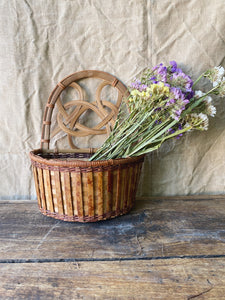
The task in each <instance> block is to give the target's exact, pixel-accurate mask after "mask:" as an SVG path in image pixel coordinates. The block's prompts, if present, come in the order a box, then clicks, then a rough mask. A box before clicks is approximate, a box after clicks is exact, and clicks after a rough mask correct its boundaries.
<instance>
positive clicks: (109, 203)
mask: <svg viewBox="0 0 225 300" xmlns="http://www.w3.org/2000/svg"><path fill="white" fill-rule="evenodd" d="M107 176H108V184H107V204H106V209H107V212H110V211H112V189H113V174H112V171H110V170H109V171H108V172H107Z"/></svg>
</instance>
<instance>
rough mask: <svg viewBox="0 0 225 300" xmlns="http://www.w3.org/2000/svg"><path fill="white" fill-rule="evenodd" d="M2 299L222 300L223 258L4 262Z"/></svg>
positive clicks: (224, 282) (0, 278)
mask: <svg viewBox="0 0 225 300" xmlns="http://www.w3.org/2000/svg"><path fill="white" fill-rule="evenodd" d="M0 268H1V275H0V298H1V299H45V300H48V299H138V300H139V299H140V300H141V299H154V300H155V299H167V300H168V299H169V300H182V299H185V300H186V299H187V300H191V299H207V300H210V299H211V300H212V299H214V300H215V299H224V295H225V259H224V258H223V259H221V258H219V259H171V260H150V261H145V260H143V261H112V262H106V261H97V262H96V261H95V262H61V263H26V264H24V263H19V264H15V263H14V264H0Z"/></svg>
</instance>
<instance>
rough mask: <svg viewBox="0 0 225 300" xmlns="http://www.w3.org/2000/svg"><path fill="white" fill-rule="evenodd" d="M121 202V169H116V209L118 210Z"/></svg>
mask: <svg viewBox="0 0 225 300" xmlns="http://www.w3.org/2000/svg"><path fill="white" fill-rule="evenodd" d="M120 203H121V169H120V168H119V169H118V170H117V186H116V211H118V210H120Z"/></svg>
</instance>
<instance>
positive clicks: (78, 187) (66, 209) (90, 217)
mask: <svg viewBox="0 0 225 300" xmlns="http://www.w3.org/2000/svg"><path fill="white" fill-rule="evenodd" d="M93 78H95V79H97V80H98V81H99V80H100V84H99V85H98V87H97V89H95V88H93V90H95V91H94V95H95V96H94V99H95V100H94V101H93V99H90V98H89V97H88V96H89V90H88V93H86V92H85V90H84V86H85V85H84V84H83V83H84V82H83V81H82V84H81V83H80V80H83V79H85V80H86V79H88V80H89V79H91V80H92V79H93ZM92 81H93V80H92ZM106 88H109V89H113V91H114V92H116V95H117V99H116V100H115V99H113V100H112V101H111V98H110V97H108V96H107V97H106V96H105V95H104V97H103V94H104V93H103V90H104V89H106ZM71 89H75V92H76V94H77V95H78V99H75V100H71V101H69V102H68V100H67V98H66V93H67V92H68V91H69V90H71ZM62 92H63V93H62ZM109 95H111V94H109ZM128 95H129V92H128V90H127V87H126V86H125V85H124V84H123V83H122V82H121V81H119V80H118V79H117V78H116V77H115V76H113V75H111V74H109V73H106V72H102V71H97V70H84V71H79V72H76V73H73V74H71V75H69V76H67V77H65V78H64V79H63V80H61V81H60V82H59V83H58V84H57V85H56V87H55V88H54V89H53V91H52V93H51V94H50V96H49V98H48V101H47V104H46V106H45V111H44V116H43V123H42V134H41V145H40V149H38V150H33V151H31V152H30V158H31V163H32V168H33V173H34V180H35V186H36V192H37V198H38V204H39V207H40V210H41V212H42V213H43V214H44V215H47V216H50V217H53V218H56V219H60V220H64V221H70V222H95V221H99V220H105V219H109V218H113V217H116V216H119V215H123V214H126V213H127V212H128V211H129V210H130V209H131V208H132V206H133V204H134V199H135V194H136V190H137V185H138V179H139V176H140V171H141V166H142V162H143V160H144V156H139V157H132V158H124V159H110V160H104V161H89V160H88V158H89V157H90V156H91V155H92V154H91V153H93V151H95V150H96V149H92V148H90V149H78V145H74V140H73V139H72V138H73V137H75V138H76V141H77V138H79V137H87V136H91V137H93V136H95V135H101V134H104V135H106V136H109V135H110V133H111V130H112V128H113V127H114V126H115V122H116V118H117V114H118V112H119V108H120V104H121V101H122V99H123V97H127V96H128ZM86 98H88V99H89V100H87V99H86ZM106 99H107V100H106ZM56 106H57V108H58V110H56V113H57V115H56V114H53V110H54V108H55V107H56ZM86 112H91V113H93V114H94V116H96V117H97V118H96V120H99V119H100V122H99V123H98V124H97V125H96V124H95V125H93V127H88V124H89V123H88V122H87V123H85V117H88V116H89V114H86ZM52 116H54V118H55V121H56V124H55V125H56V127H55V128H54V126H55V125H54V126H52V127H53V128H52V127H51V124H52ZM59 132H62V133H63V136H65V135H67V137H68V143H69V146H70V149H68V150H66V149H61V150H58V151H57V153H55V151H52V150H49V146H50V139H52V138H53V137H54V136H55V135H57V134H58V133H59Z"/></svg>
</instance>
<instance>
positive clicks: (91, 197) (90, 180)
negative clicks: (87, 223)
mask: <svg viewBox="0 0 225 300" xmlns="http://www.w3.org/2000/svg"><path fill="white" fill-rule="evenodd" d="M86 175H87V198H88V199H87V200H88V216H89V217H93V216H94V215H95V205H94V185H93V174H92V172H87V173H86Z"/></svg>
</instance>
